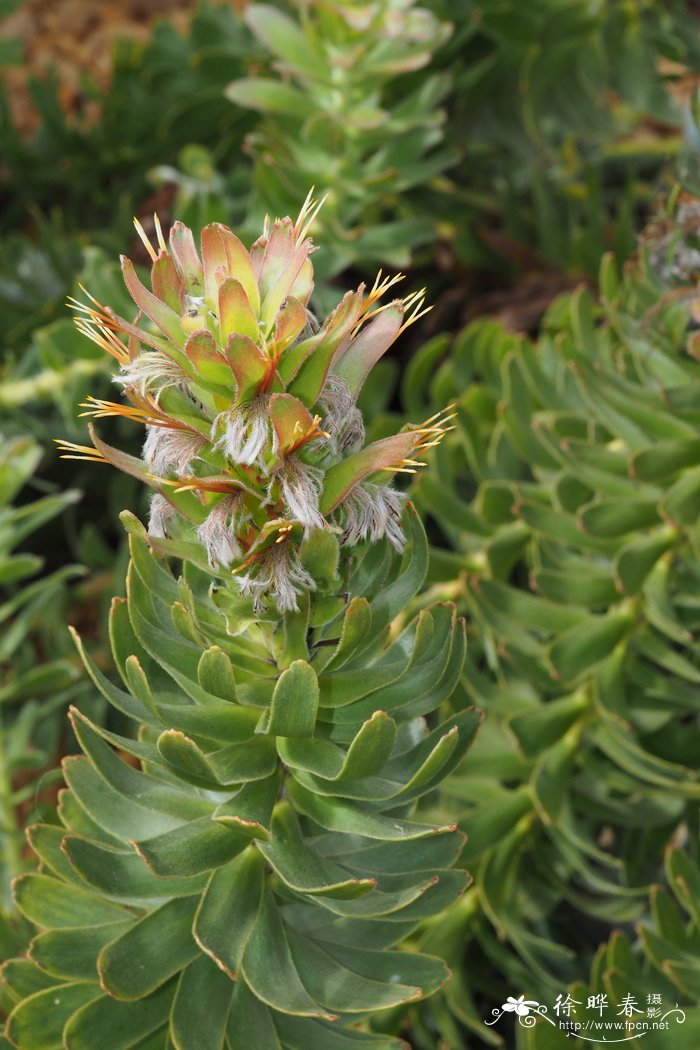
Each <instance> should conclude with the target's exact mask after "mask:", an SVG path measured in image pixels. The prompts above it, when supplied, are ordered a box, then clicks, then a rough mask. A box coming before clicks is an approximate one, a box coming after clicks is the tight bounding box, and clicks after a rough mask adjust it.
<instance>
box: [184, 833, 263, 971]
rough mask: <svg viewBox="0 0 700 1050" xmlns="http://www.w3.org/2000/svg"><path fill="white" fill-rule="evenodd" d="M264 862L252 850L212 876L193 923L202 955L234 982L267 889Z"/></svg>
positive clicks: (195, 936) (251, 848)
mask: <svg viewBox="0 0 700 1050" xmlns="http://www.w3.org/2000/svg"><path fill="white" fill-rule="evenodd" d="M263 876H264V861H263V858H262V856H261V854H260V853H259V852H258V851H257V850H256V849H254V848H253V847H249V848H248V849H246V850H244V851H243V852H242V853H241V854H240V855H239V856H238V857H236V858H234V860H232V861H230V862H229V863H228V864H225V865H223V866H222V867H220V868H218V869H217V870H216V871H214V872H212V874H211V877H210V879H209V882H208V884H207V887H206V889H205V891H204V893H203V895H202V899H201V902H200V904H199V906H198V908H197V914H196V916H195V920H194V927H193V934H194V938H195V940H196V941H197V944H198V945H199V946H200V948H201V949H202V951H204V952H206V953H207V955H210V956H211V958H212V959H213V960H214V962H215V963H216V964H217V966H219V967H221V969H222V970H223V971H225V972H226V973H227V974H228V975H229V976H230V977H231V978H234V977H236V976H237V974H238V970H239V967H240V963H241V959H242V957H243V952H244V950H245V946H246V944H247V942H248V938H249V936H250V933H251V931H252V929H253V926H254V925H255V921H256V918H257V915H258V910H259V907H260V900H261V896H262V892H263V886H264V877H263Z"/></svg>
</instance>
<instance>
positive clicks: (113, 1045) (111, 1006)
mask: <svg viewBox="0 0 700 1050" xmlns="http://www.w3.org/2000/svg"><path fill="white" fill-rule="evenodd" d="M174 992H175V984H174V983H173V982H171V983H170V984H166V985H164V986H163V987H162V988H159V989H158V990H157V991H156V992H154V993H153V994H152V995H149V996H146V997H145V998H144V999H141V1000H139V1001H138V1002H123V1001H119V1000H118V999H113V998H112V996H110V995H102V996H100V998H98V999H95V1000H94V1001H93V1002H91V1003H88V1004H87V1006H83V1007H82V1009H80V1010H77V1011H76V1013H74V1014H73V1016H72V1017H71V1019H70V1020H69V1021H68V1024H67V1025H66V1027H65V1029H64V1033H63V1034H64V1039H65V1043H64V1045H65V1046H69V1047H70V1048H71V1050H95V1047H96V1046H99V1047H100V1050H131V1048H132V1047H133V1048H136V1047H140V1046H141V1045H142V1040H143V1039H144V1037H147V1036H148V1035H149V1034H150V1033H151V1032H155V1031H157V1030H158V1029H159V1028H161V1027H162V1026H163V1025H165V1024H166V1022H167V1019H168V1012H169V1010H170V1004H171V1002H172V998H173V995H174Z"/></svg>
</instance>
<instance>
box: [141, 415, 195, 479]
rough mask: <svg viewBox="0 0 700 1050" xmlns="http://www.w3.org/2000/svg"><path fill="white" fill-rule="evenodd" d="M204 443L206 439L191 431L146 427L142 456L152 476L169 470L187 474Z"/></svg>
mask: <svg viewBox="0 0 700 1050" xmlns="http://www.w3.org/2000/svg"><path fill="white" fill-rule="evenodd" d="M206 443H207V442H206V438H204V437H203V436H202V435H201V434H197V433H194V432H193V431H191V430H170V429H168V428H167V427H154V426H147V427H146V440H145V442H144V445H143V452H142V456H143V460H144V462H145V463H147V464H148V466H149V467H150V468H151V470H152V471H153V473H154V474H158V475H161V476H162V475H163V474H167V473H169V472H170V471H171V470H172V471H175V473H177V474H187V473H189V472H190V470H191V466H192V460H193V459H196V457H197V455H198V454H199V452H200V451H201V449H202V446H203V445H205V444H206Z"/></svg>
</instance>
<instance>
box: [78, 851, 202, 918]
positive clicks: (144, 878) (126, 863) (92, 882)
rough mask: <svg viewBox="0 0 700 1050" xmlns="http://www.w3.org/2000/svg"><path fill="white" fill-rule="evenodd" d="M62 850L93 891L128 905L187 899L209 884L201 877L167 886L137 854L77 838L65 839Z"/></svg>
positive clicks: (173, 882)
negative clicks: (126, 902)
mask: <svg viewBox="0 0 700 1050" xmlns="http://www.w3.org/2000/svg"><path fill="white" fill-rule="evenodd" d="M62 849H63V850H64V852H65V854H66V856H67V857H68V860H69V861H70V863H71V864H72V865H73V867H74V868H75V870H76V871H77V872H78V873H79V874H80V875H81V876H82V878H83V879H84V880H85V881H86V882H87V883H88V885H89V886H90V887H91V888H92V889H96V890H99V891H101V892H102V893H106V894H107V895H108V896H111V897H117V898H123V899H124V900H126V901H132V900H134V901H139V902H140V901H142V900H143V901H145V900H148V899H149V898H157V899H162V898H163V897H164V896H166V895H167V896H173V897H186V896H189V895H191V894H194V893H197V892H199V891H200V890H201V889H202V888H203V886H204V882H205V881H206V880H205V878H204V877H203V876H201V875H199V876H194V877H193V878H191V879H168V881H167V883H163V881H162V880H161V879H158V878H156V877H155V876H154V875H153V873H152V872H151V871H149V869H148V868H147V867H146V865H145V864H144V862H143V860H142V858H141V857H139V856H138V855H137V854H136V853H134V852H133V851H129V852H118V851H117V850H113V849H104V848H103V847H102V846H99V845H97V844H96V843H94V842H90V841H89V840H88V839H85V838H79V837H77V836H74V835H66V836H65V838H64V840H63V845H62Z"/></svg>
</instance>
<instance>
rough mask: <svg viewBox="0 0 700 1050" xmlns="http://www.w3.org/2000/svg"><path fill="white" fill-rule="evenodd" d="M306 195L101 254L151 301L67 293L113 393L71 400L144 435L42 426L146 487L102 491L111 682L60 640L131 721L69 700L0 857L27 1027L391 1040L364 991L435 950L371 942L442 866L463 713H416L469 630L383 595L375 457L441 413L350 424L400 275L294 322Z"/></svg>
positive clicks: (44, 1036)
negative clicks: (91, 301)
mask: <svg viewBox="0 0 700 1050" xmlns="http://www.w3.org/2000/svg"><path fill="white" fill-rule="evenodd" d="M313 210H314V208H313V206H312V205H311V204H307V205H306V206H305V208H304V210H303V211H302V215H301V216H300V218H299V219H298V220H297V222H296V223H293V222H292V221H291V220H289V219H283V220H280V221H276V222H275V223H274V224H272V225H271V226H269V227H268V228H267V229H266V231H265V233H264V235H263V237H262V238H260V240H259V241H258V242H256V244H255V245H254V246H253V247H252V249H251V251H250V252H248V251H246V250H245V248H244V247H243V245H242V244H241V242H240V241H239V240H238V239H237V238H236V237H235V235H234V234H233V233H232V232H231V231H230V230H228V229H227V228H225V227H223V226H219V225H214V226H209V227H207V228H205V230H204V231H203V233H202V260H201V261H200V258H199V255H198V253H197V251H196V248H195V244H194V240H193V238H192V235H191V233H190V231H189V230H187V229H185V228H184V227H183V226H182V225H180V224H175V226H174V227H173V229H172V231H171V240H170V244H171V248H170V250H168V248H167V247H166V244H165V241H164V239H163V238H162V235H161V234H160V232H159V234H158V237H159V249H160V250H159V251H156V250H155V249H152V248H150V245H148V247H149V249H150V252H151V255H152V257H153V270H152V289H153V290H152V291H149V290H148V289H147V288H146V287H145V286H144V285H143V284H142V283H141V282H140V280H139V279H138V277H137V276H136V273H135V270H134V268H133V266H132V264H131V263H130V262H129V261H128V260H123V270H124V277H125V281H126V284H127V287H128V288H129V291H130V292H131V294H132V295H133V297H134V300H135V302H136V304H137V306H138V308H139V319H140V318H142V315H145V317H147V318H149V319H150V321H151V322H152V324H149V323H145V322H144V321H143V320H141V321H139V319H137V322H136V323H134V324H132V323H131V322H129V321H127V320H125V319H123V318H120V317H117V316H116V315H115V314H113V313H112V312H111V311H110V310H109V309H108V308H107V307H103V306H101V305H99V304H95V306H94V307H83V308H82V310H83V317H82V320H79V322H78V324H79V327H80V328H82V329H83V330H84V331H86V332H87V333H88V334H89V335H90V336H91V337H92V338H93V339H95V340H96V341H98V342H99V343H100V344H101V345H103V346H104V348H105V349H106V350H108V351H109V352H110V353H111V354H112V355H113V356H114V357H116V359H117V360H118V361H119V363H120V365H121V374H120V376H119V377H118V378H119V381H120V382H121V383H123V385H124V386H125V390H126V393H127V396H128V397H129V400H130V401H131V406H123V405H117V404H112V403H107V402H104V401H99V402H97V401H95V402H92V403H90V407H89V409H88V411H90V412H92V413H93V414H94V415H97V416H101V415H106V414H107V415H108V414H118V415H126V416H129V417H131V418H133V419H137V420H139V421H142V422H145V423H146V425H147V427H148V436H147V438H146V444H145V446H144V457H145V462H143V461H141V460H139V459H136V458H135V457H132V456H127V455H125V454H124V453H122V452H119V451H117V450H116V449H114V448H111V447H110V446H108V445H106V444H105V443H104V442H103V441H101V440H100V438H99V437H97V435H96V434H95V435H94V442H95V445H94V448H93V449H90V448H88V447H82V446H76V445H72V444H70V443H64V447H65V449H66V453H67V455H68V456H79V457H81V456H84V457H87V458H93V459H95V460H97V461H101V460H105V461H108V462H111V463H113V464H114V465H116V466H118V467H119V468H120V469H122V470H126V471H127V472H130V473H133V474H135V475H136V476H138V477H140V478H142V479H143V480H144V481H145V482H146V483H148V484H149V485H151V487H153V488H154V489H155V490H156V491H155V496H154V502H153V504H152V507H151V522H150V532H149V533H147V532H146V530H145V528H144V527H143V526H142V525H140V523H139V522H138V521H137V520H136V519H135V518H133V517H132V516H131V515H125V519H124V520H125V524H126V527H127V529H128V531H129V532H130V534H131V546H132V563H131V567H130V570H129V574H128V580H127V595H128V597H127V599H126V601H120V600H117V601H115V604H114V607H113V611H112V618H111V637H112V645H113V652H114V657H115V662H116V664H117V667H118V669H119V671H120V673H121V674H122V677H123V679H124V684H125V686H126V688H125V689H122V688H117V687H116V686H115V685H113V684H112V683H111V682H110V681H109V680H108V679H107V678H106V677H105V676H104V674H103V673H102V672H101V671H100V670H99V669H98V667H97V666H96V665H95V664H94V662H93V661H92V660H91V659H90V657H89V656H87V654H85V653H83V656H84V659H85V662H86V665H87V667H88V670H89V672H90V674H91V676H92V678H93V680H94V682H95V684H96V686H97V687H98V688H99V689H100V690H101V691H102V692H103V693H104V695H105V696H106V697H107V699H108V700H109V701H110V702H111V703H112V705H113V706H114V707H115V708H116V709H117V710H118V711H119V712H121V714H122V715H123V716H125V717H126V718H127V719H131V720H133V721H135V722H136V723H138V724H139V725H140V730H139V735H138V738H137V739H135V740H134V739H130V738H128V737H126V736H122V735H118V734H116V733H114V732H111V731H109V730H107V729H103V728H100V727H98V726H95V725H93V724H92V723H91V722H90V721H89V720H88V719H87V718H86V717H85V716H84V715H82V714H80V713H79V712H77V711H74V712H73V725H74V728H75V731H76V734H77V736H78V739H79V741H80V744H81V747H82V748H83V751H84V755H83V756H81V757H77V758H73V759H70V760H68V761H67V762H66V765H65V776H66V781H67V784H68V788H67V790H66V791H65V792H64V793H63V795H62V796H61V802H60V817H61V821H62V825H61V826H55V825H43V826H41V825H40V826H36V827H34V828H33V829H31V831H30V838H31V841H32V844H33V847H34V849H35V851H36V853H37V854H38V856H39V857H40V858H41V862H42V868H43V870H42V872H41V874H36V875H29V876H27V877H23V878H21V879H20V880H18V882H17V883H16V890H15V894H16V900H17V904H18V907H19V909H20V911H21V912H22V913H23V914H24V915H25V916H26V917H27V918H28V919H29V920H30V921H31V922H33V923H35V924H36V925H37V926H38V927H39V928H40V930H41V932H40V933H39V934H38V936H37V937H36V938H35V940H34V941H33V942H32V945H31V948H30V958H29V959H22V960H16V961H14V962H11V963H9V964H8V965H7V966H6V967H5V970H4V976H5V982H6V986H7V990H8V995H10V996H11V997H13V999H14V1001H15V1003H16V1005H15V1007H14V1009H13V1011H12V1013H11V1015H10V1018H9V1021H8V1023H7V1037H8V1038H9V1039H10V1041H11V1042H12V1043H13V1044H14V1045H15V1046H17V1047H19V1048H21V1050H38V1048H39V1047H40V1046H41V1047H43V1048H44V1050H50V1048H53V1047H54V1046H55V1047H65V1048H67V1050H80V1048H83V1050H88V1048H89V1050H94V1048H95V1047H96V1046H97V1045H99V1046H100V1047H101V1048H102V1050H117V1048H120V1050H126V1048H128V1047H139V1048H141V1050H146V1048H155V1047H159V1048H163V1047H166V1046H167V1047H176V1048H178V1050H221V1048H223V1047H227V1048H230V1050H239V1048H244V1047H245V1048H248V1047H250V1046H255V1048H256V1050H280V1048H288V1050H309V1048H310V1047H313V1048H314V1050H343V1048H348V1050H350V1048H351V1047H356V1046H367V1047H370V1048H372V1047H373V1048H374V1050H400V1048H401V1047H403V1046H405V1044H404V1043H403V1042H402V1041H401V1040H400V1039H397V1038H394V1037H393V1036H391V1035H381V1034H372V1032H371V1030H370V1026H369V1021H368V1018H369V1016H370V1015H371V1014H372V1012H374V1011H376V1010H380V1009H383V1008H386V1007H391V1006H396V1005H399V1004H403V1003H405V1002H407V1001H410V1000H413V999H415V998H419V997H421V996H423V995H427V994H430V993H431V992H432V991H434V990H435V989H436V988H438V987H439V986H440V985H441V984H442V983H443V982H444V981H445V979H446V977H447V975H448V974H447V970H446V968H445V966H444V964H443V963H442V962H441V961H440V960H439V959H437V958H435V957H431V956H426V955H421V954H416V953H415V952H413V951H406V950H398V949H397V948H395V947H394V946H395V945H397V944H399V943H400V942H402V941H404V940H405V938H406V937H407V936H408V935H409V934H410V933H411V931H412V930H413V929H414V928H415V927H416V925H417V924H418V923H419V922H420V921H421V920H423V919H424V918H426V917H428V916H431V915H434V914H435V913H437V912H439V911H440V910H442V909H443V908H444V907H445V906H447V905H448V904H450V903H451V902H452V901H454V899H455V898H456V897H458V896H459V895H460V894H461V892H462V890H463V889H464V886H465V880H466V876H465V873H464V872H462V871H453V870H451V867H452V864H453V863H454V860H455V858H456V856H457V855H458V853H459V851H460V849H461V846H462V842H463V836H461V835H460V833H459V832H457V830H456V828H455V826H454V825H453V824H448V825H444V826H443V825H435V824H421V823H416V822H415V821H413V820H412V813H413V810H414V808H415V801H416V799H417V798H419V797H420V796H421V795H423V794H425V793H426V792H431V791H433V790H434V789H436V788H437V787H438V786H439V785H440V783H441V781H442V780H443V778H444V777H445V776H446V775H447V774H448V773H449V771H450V770H451V769H453V768H454V767H455V766H456V764H457V763H458V762H459V760H460V759H461V757H462V755H463V754H464V752H465V750H466V748H467V747H468V745H469V743H470V742H471V740H472V738H473V735H474V733H475V731H476V728H477V724H478V721H479V717H478V713H477V712H475V711H474V710H467V711H462V712H460V713H459V714H457V715H456V716H454V717H452V718H450V720H449V722H448V723H447V724H445V725H440V724H438V723H437V722H436V720H435V719H434V718H431V721H430V725H428V723H427V722H426V717H427V716H430V715H432V713H434V712H436V711H437V709H438V708H439V706H440V705H441V703H442V702H443V701H444V700H445V699H446V698H447V697H449V695H450V693H451V692H452V690H453V689H454V687H455V685H456V683H457V681H458V680H459V675H460V672H461V668H462V664H463V660H464V631H463V626H462V625H461V623H459V622H458V621H457V620H456V618H455V610H454V607H451V606H450V605H449V604H447V605H445V604H440V605H437V606H435V607H434V608H433V609H431V610H424V611H423V612H421V613H420V614H419V615H418V616H416V617H413V618H409V617H407V616H406V615H405V607H406V604H407V602H409V600H410V599H411V598H412V597H413V595H414V594H415V593H416V591H417V590H418V588H419V587H420V585H421V581H422V579H423V576H424V573H425V568H426V564H427V548H426V544H425V539H424V536H423V532H422V528H421V525H420V521H419V519H418V517H417V515H416V513H415V511H414V510H413V509H412V508H411V506H410V505H408V506H407V507H405V508H404V509H403V515H402V516H401V517H400V516H399V512H400V511H401V509H402V499H401V496H400V495H399V493H397V492H395V491H394V490H393V489H391V488H390V487H389V486H388V484H387V483H386V481H387V477H388V476H390V475H391V473H392V472H395V471H397V470H404V469H406V470H413V469H415V468H414V466H413V464H414V463H415V462H416V461H415V459H414V457H415V456H416V455H418V454H420V453H421V452H422V451H424V450H425V449H426V448H427V447H429V446H430V445H433V444H436V443H437V442H439V440H440V439H441V437H442V436H443V434H444V431H445V426H444V422H442V421H441V420H442V416H440V417H437V418H435V419H434V420H433V421H429V422H428V423H427V424H425V425H424V426H423V427H419V428H409V429H407V430H404V431H403V432H402V433H400V434H396V435H394V436H393V437H390V438H385V439H383V440H381V441H377V442H375V443H373V444H371V445H369V446H367V447H366V448H362V418H361V416H360V414H359V412H358V410H357V408H356V407H355V397H356V395H357V393H358V391H359V389H360V387H361V385H362V382H363V380H364V378H365V375H366V374H367V372H368V370H369V369H370V368H371V366H372V364H373V363H374V362H375V361H376V360H377V359H378V358H379V357H380V356H381V355H382V354H383V353H384V351H385V350H386V349H387V347H388V346H389V345H390V344H391V342H393V340H394V339H395V338H396V337H397V335H398V334H399V332H400V331H401V329H402V328H403V327H405V325H406V324H407V323H410V322H411V320H413V319H415V317H416V316H417V312H419V311H420V308H421V301H422V300H421V297H420V295H419V296H417V297H416V296H410V297H409V298H408V299H407V300H406V299H405V300H402V301H396V302H393V303H389V304H387V305H386V306H384V307H382V306H379V305H377V304H378V300H379V298H380V296H381V295H382V294H383V293H384V292H385V291H386V290H387V289H388V288H389V287H390V286H391V285H392V284H393V283H394V281H384V282H378V283H377V284H376V285H375V287H374V288H373V289H372V290H371V291H370V292H368V293H366V294H365V292H364V290H363V289H359V290H358V291H357V292H353V293H349V294H348V295H346V296H345V297H344V299H343V300H342V302H341V303H340V305H339V306H338V308H337V310H336V311H335V312H334V313H333V315H332V316H331V317H330V318H329V319H328V320H327V321H326V322H325V323H323V324H320V325H318V324H317V322H316V321H315V320H314V319H313V317H312V316H311V315H310V313H309V311H308V308H307V303H308V299H309V295H310V292H311V288H312V268H311V263H310V260H309V255H310V252H311V247H312V246H311V242H310V240H309V239H308V237H307V233H308V223H309V222H310V220H311V218H312V216H313ZM407 311H408V315H407ZM154 328H156V329H159V334H156V332H155V331H154ZM124 338H125V339H126V342H124V341H123V340H124ZM171 558H180V559H182V562H183V571H182V576H181V577H180V578H179V579H178V578H177V577H176V576H175V575H173V571H172V568H171V564H170V562H169V559H171ZM78 644H79V646H80V648H81V651H82V646H81V645H80V643H79V642H78ZM115 749H116V751H115ZM119 753H122V754H125V755H127V756H131V757H130V759H129V760H128V761H123V760H122V758H121V757H120V755H119ZM135 765H136V767H137V768H134V766H135ZM234 977H235V978H237V980H235V981H234Z"/></svg>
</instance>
